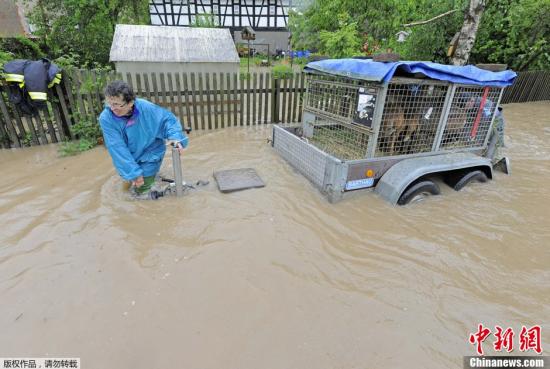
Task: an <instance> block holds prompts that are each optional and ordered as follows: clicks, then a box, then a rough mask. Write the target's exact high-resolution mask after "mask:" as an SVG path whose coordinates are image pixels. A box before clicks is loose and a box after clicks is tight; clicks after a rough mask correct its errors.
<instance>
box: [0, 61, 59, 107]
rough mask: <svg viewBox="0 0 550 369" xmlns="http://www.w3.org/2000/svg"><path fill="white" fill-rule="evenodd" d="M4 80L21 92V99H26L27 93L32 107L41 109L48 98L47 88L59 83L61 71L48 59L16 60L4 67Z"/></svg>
mask: <svg viewBox="0 0 550 369" xmlns="http://www.w3.org/2000/svg"><path fill="white" fill-rule="evenodd" d="M4 79H5V80H6V82H8V85H11V86H16V87H18V88H19V89H20V90H21V92H22V93H21V97H22V98H27V96H26V94H25V92H27V93H28V97H29V98H30V101H31V102H32V103H33V105H34V106H35V107H42V106H45V102H46V100H47V98H48V94H47V91H48V88H51V87H53V85H54V84H56V83H59V82H60V81H61V69H59V67H58V66H57V65H55V64H54V63H52V62H50V61H49V60H48V59H40V60H34V61H33V60H23V59H17V60H12V61H10V62H7V63H6V64H5V65H4ZM14 102H15V103H17V102H16V101H14Z"/></svg>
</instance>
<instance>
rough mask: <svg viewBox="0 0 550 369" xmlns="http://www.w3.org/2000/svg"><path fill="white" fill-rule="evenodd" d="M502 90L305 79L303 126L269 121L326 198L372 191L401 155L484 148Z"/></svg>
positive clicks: (398, 80)
mask: <svg viewBox="0 0 550 369" xmlns="http://www.w3.org/2000/svg"><path fill="white" fill-rule="evenodd" d="M502 93H503V88H501V87H488V86H472V85H462V84H455V83H450V82H445V81H437V80H432V79H426V78H402V77H395V78H393V79H392V80H391V81H390V83H387V84H381V83H373V82H368V81H363V80H355V79H351V78H345V77H339V76H332V75H320V74H312V75H309V76H308V80H307V93H306V96H305V101H304V114H303V121H302V124H301V125H298V126H284V125H275V126H274V128H273V146H274V148H275V149H276V150H277V152H278V153H279V154H280V155H281V156H282V157H283V158H285V160H287V161H288V162H289V163H290V164H291V165H292V166H294V167H295V168H296V169H297V170H298V171H300V172H301V173H302V174H303V175H304V176H306V177H307V178H308V179H309V180H310V181H311V182H313V184H314V185H315V186H316V187H318V188H319V189H320V190H321V191H322V192H323V193H325V194H326V195H327V196H328V198H329V200H330V201H337V200H339V199H340V198H341V197H342V195H343V194H344V193H345V192H347V191H353V190H357V189H364V188H372V187H374V186H375V185H376V183H377V181H378V180H379V179H380V178H381V177H382V175H383V174H384V173H385V172H386V171H387V170H388V169H389V168H390V167H391V166H392V165H394V164H395V163H397V162H399V161H400V160H403V159H406V158H410V157H414V156H428V155H438V154H443V153H449V152H465V151H472V152H475V153H478V154H481V153H483V150H484V149H485V148H486V146H487V141H488V139H489V135H490V133H491V127H492V124H493V121H494V118H495V114H496V113H497V107H498V104H499V102H500V99H501V97H502Z"/></svg>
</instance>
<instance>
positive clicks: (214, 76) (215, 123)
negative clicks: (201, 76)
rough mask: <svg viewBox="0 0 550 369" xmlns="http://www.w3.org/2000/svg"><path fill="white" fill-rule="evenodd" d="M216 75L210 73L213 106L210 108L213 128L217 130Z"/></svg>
mask: <svg viewBox="0 0 550 369" xmlns="http://www.w3.org/2000/svg"><path fill="white" fill-rule="evenodd" d="M216 75H217V73H212V93H213V96H212V97H213V101H214V103H213V104H214V106H213V107H212V108H213V109H212V110H213V112H214V128H215V129H218V128H219V126H218V96H217V95H218V78H217V76H216Z"/></svg>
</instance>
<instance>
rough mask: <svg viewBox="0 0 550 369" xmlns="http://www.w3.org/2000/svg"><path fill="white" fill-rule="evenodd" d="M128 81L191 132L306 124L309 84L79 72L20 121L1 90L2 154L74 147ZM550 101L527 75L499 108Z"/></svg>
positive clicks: (294, 79) (549, 88)
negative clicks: (70, 143) (117, 83)
mask: <svg viewBox="0 0 550 369" xmlns="http://www.w3.org/2000/svg"><path fill="white" fill-rule="evenodd" d="M115 79H123V80H125V81H127V82H128V83H130V84H131V85H132V86H133V87H134V90H135V91H136V93H137V95H138V97H143V98H146V99H148V100H150V101H152V102H154V103H157V104H159V105H161V106H163V107H165V108H167V109H169V110H170V111H172V112H173V113H174V114H175V115H176V116H177V117H178V118H179V119H180V121H181V122H182V123H183V124H184V125H185V126H186V127H191V128H192V129H194V130H209V129H220V128H227V127H233V126H248V125H257V124H265V123H279V122H284V123H292V122H299V121H301V119H302V102H303V96H304V93H305V76H304V74H303V73H295V74H293V75H292V76H290V77H288V78H282V79H278V78H274V76H273V75H271V74H270V73H251V74H250V75H238V74H227V73H204V74H202V73H198V74H195V73H189V74H185V73H166V74H164V73H141V74H133V75H130V74H127V75H124V76H121V75H117V74H115V73H98V72H96V71H86V70H77V71H73V72H71V73H64V77H63V79H62V82H61V84H60V85H57V86H55V88H54V90H53V91H50V92H49V93H48V94H49V96H48V104H47V105H48V108H47V109H45V110H43V111H40V113H39V114H38V115H37V116H32V117H31V116H26V115H21V114H20V113H19V112H18V111H17V109H16V108H15V106H14V105H13V104H11V103H9V100H8V97H7V93H6V89H5V87H4V86H2V85H1V84H0V146H1V147H2V148H10V147H22V146H33V145H43V144H48V143H55V142H60V141H63V140H69V139H73V138H75V137H74V132H73V130H72V129H71V127H73V126H74V125H75V124H77V123H79V122H83V121H88V122H96V121H97V117H98V115H99V113H100V112H101V110H102V109H103V99H104V98H103V93H102V91H103V88H104V86H105V85H106V83H108V82H110V81H112V80H115ZM539 100H550V71H536V72H522V73H519V76H518V78H517V80H516V82H515V83H514V85H513V86H511V87H508V88H507V89H506V90H505V92H504V96H503V98H502V103H504V104H507V103H514V102H527V101H539Z"/></svg>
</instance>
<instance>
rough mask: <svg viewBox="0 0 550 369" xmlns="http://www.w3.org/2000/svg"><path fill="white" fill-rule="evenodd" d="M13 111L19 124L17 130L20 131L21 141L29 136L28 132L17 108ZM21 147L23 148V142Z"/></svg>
mask: <svg viewBox="0 0 550 369" xmlns="http://www.w3.org/2000/svg"><path fill="white" fill-rule="evenodd" d="M12 111H13V116H14V118H15V123H16V124H17V128H18V129H19V137H20V140H24V139H25V136H26V135H27V130H26V129H25V125H24V124H23V120H22V119H21V116H20V115H19V112H18V111H17V108H15V107H13V109H12ZM21 146H23V141H21Z"/></svg>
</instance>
